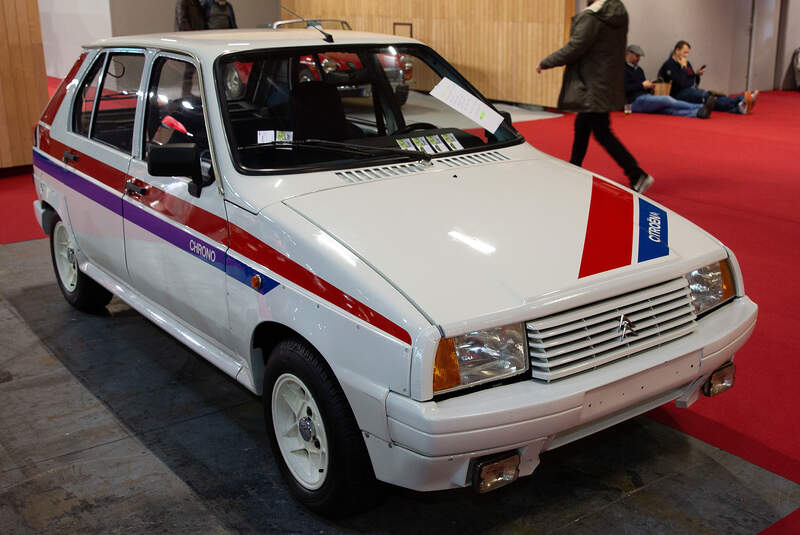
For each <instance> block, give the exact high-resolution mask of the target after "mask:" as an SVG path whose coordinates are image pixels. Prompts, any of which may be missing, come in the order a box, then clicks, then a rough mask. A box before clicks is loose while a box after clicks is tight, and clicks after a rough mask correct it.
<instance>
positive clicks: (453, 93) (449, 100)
mask: <svg viewBox="0 0 800 535" xmlns="http://www.w3.org/2000/svg"><path fill="white" fill-rule="evenodd" d="M431 95H433V96H434V97H436V98H438V99H439V100H441V101H442V102H444V103H445V104H447V105H448V106H450V107H451V108H453V109H454V110H456V111H457V112H458V113H460V114H461V115H463V116H464V117H467V118H469V119H472V120H473V121H475V122H476V123H478V124H479V125H481V126H482V127H484V128H485V129H486V130H488V131H489V132H492V133H494V132H495V131H496V130H497V129H498V128H499V127H500V123H502V122H503V116H502V115H500V114H499V113H497V112H496V111H494V110H493V109H492V108H490V107H489V106H487V105H486V104H485V103H483V102H482V101H481V100H480V99H479V98H478V97H476V96H474V95H473V94H472V93H470V92H469V91H467V90H466V89H464V88H463V87H461V86H460V85H458V84H457V83H455V82H454V81H452V80H451V79H450V78H442V81H441V82H439V83H438V84H436V87H434V88H433V90H432V91H431Z"/></svg>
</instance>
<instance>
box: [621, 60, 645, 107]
mask: <svg viewBox="0 0 800 535" xmlns="http://www.w3.org/2000/svg"><path fill="white" fill-rule="evenodd" d="M646 79H647V78H646V77H645V75H644V70H642V68H641V67H639V66H638V65H637V66H636V67H632V66H630V65H628V64H627V63H626V64H625V102H627V103H628V104H630V103H631V102H633V101H634V100H636V98H637V97H639V96H641V95H644V94H646V93H649V91H648V90H647V89H645V88H644V86H643V85H642V84H643V83H644V81H645V80H646Z"/></svg>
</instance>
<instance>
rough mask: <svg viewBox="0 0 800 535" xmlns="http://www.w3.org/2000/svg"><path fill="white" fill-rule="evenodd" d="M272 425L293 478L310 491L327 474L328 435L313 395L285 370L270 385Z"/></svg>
mask: <svg viewBox="0 0 800 535" xmlns="http://www.w3.org/2000/svg"><path fill="white" fill-rule="evenodd" d="M272 425H273V428H274V430H275V438H276V439H277V442H278V447H279V448H280V450H281V456H282V457H283V459H284V461H285V462H286V466H287V467H288V468H289V471H290V472H291V473H292V475H293V476H294V478H295V480H296V481H297V482H298V483H299V484H300V485H302V486H303V487H305V488H307V489H309V490H316V489H319V488H320V487H322V485H323V484H324V483H325V478H326V477H327V475H328V463H329V457H328V451H329V450H328V438H327V436H326V434H325V425H324V423H323V421H322V414H320V411H319V407H318V406H317V403H316V401H315V400H314V397H313V396H312V395H311V393H310V392H309V390H308V387H306V385H305V384H304V383H303V381H301V380H300V379H299V378H298V377H297V376H295V375H292V374H291V373H284V374H283V375H281V376H280V377H278V379H277V381H275V386H274V387H273V388H272Z"/></svg>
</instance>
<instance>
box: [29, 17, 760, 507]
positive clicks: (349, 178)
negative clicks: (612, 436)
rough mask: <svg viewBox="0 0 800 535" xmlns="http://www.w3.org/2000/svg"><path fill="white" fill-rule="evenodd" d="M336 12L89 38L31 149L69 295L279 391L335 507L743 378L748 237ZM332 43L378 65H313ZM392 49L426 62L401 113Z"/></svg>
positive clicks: (292, 467) (326, 501) (517, 457)
mask: <svg viewBox="0 0 800 535" xmlns="http://www.w3.org/2000/svg"><path fill="white" fill-rule="evenodd" d="M330 34H331V36H332V40H333V42H328V41H326V38H325V37H324V36H323V35H322V34H321V33H319V32H318V31H317V30H315V29H304V30H286V29H283V30H260V31H244V30H240V31H230V32H227V31H217V32H187V33H183V34H166V35H151V36H139V37H119V38H112V39H108V40H103V41H99V42H96V43H94V44H91V45H88V46H87V47H86V50H85V52H84V54H83V55H82V56H81V57H80V59H79V60H78V61H77V62H76V64H75V66H74V67H73V69H72V71H71V72H70V73H69V75H68V76H67V77H66V79H65V80H64V83H63V84H62V85H61V87H60V88H59V89H58V91H57V92H56V94H55V95H54V97H53V99H52V100H51V102H50V103H49V105H48V106H47V109H46V110H45V112H44V114H43V115H42V117H41V120H40V122H39V124H38V125H37V127H36V129H35V145H34V149H33V150H34V165H35V170H34V181H35V185H36V189H37V192H38V196H39V200H37V201H36V202H35V204H34V208H35V212H36V215H37V217H38V218H39V221H40V222H41V224H42V228H44V229H45V231H46V232H47V233H48V234H49V235H50V239H51V249H52V257H53V265H54V268H55V272H56V275H57V280H58V284H59V285H60V287H61V291H62V293H63V294H64V297H65V298H66V299H67V301H69V302H70V303H71V304H72V305H74V306H76V307H78V308H80V309H83V310H87V311H92V310H97V309H99V308H102V307H104V306H105V305H106V304H107V303H108V302H109V300H110V299H111V296H112V294H113V295H117V296H119V298H121V299H123V300H124V301H126V302H127V303H128V304H130V306H131V307H133V308H134V309H136V310H138V311H139V312H140V313H141V314H143V315H144V316H146V317H147V318H149V319H150V320H151V321H153V322H154V323H156V324H157V325H158V326H160V327H161V328H162V329H164V330H165V331H167V332H169V333H170V334H172V335H173V336H175V337H176V338H177V339H179V340H180V341H181V342H183V343H184V344H186V345H187V346H189V347H190V348H192V349H193V350H195V351H196V352H197V353H198V354H200V355H201V356H202V357H204V358H206V359H208V360H209V361H211V362H212V363H213V364H215V365H216V366H217V367H219V369H221V370H222V371H223V372H225V373H227V374H228V375H230V376H231V377H234V378H235V379H236V380H237V381H239V382H240V383H241V384H242V385H244V386H245V387H246V388H248V389H250V390H252V391H253V392H255V393H257V394H261V395H263V399H264V406H265V418H266V423H267V430H268V434H269V436H270V439H271V443H272V450H273V452H274V454H275V456H276V458H277V461H278V464H279V465H280V467H281V470H282V473H283V475H284V476H285V479H286V481H287V484H288V486H289V488H290V489H291V491H292V493H293V494H294V496H295V497H296V498H297V499H298V500H299V501H301V502H302V503H304V504H305V505H306V506H308V507H309V508H311V509H313V510H315V511H319V512H321V513H324V514H342V513H345V512H347V511H352V510H355V509H358V508H360V507H365V506H367V505H368V504H370V503H372V502H373V501H374V499H375V497H376V496H378V495H379V493H378V492H375V490H376V488H379V485H378V484H377V481H383V482H388V483H391V484H394V485H399V486H402V487H407V488H409V489H415V490H418V491H432V490H440V489H449V488H456V487H468V486H472V487H474V488H475V489H476V490H478V491H480V492H485V491H488V490H492V489H495V488H498V487H500V486H503V485H505V484H508V483H510V482H512V481H514V480H515V479H517V478H518V477H519V476H526V475H529V474H531V473H532V472H533V471H534V469H535V468H536V466H537V465H538V463H539V454H540V453H541V452H543V451H545V450H550V449H553V448H556V447H558V446H561V445H563V444H566V443H568V442H571V441H573V440H576V439H578V438H581V437H583V436H586V435H588V434H591V433H594V432H596V431H598V430H601V429H603V428H606V427H609V426H611V425H613V424H615V423H617V422H620V421H622V420H625V419H627V418H631V417H633V416H635V415H637V414H640V413H642V412H644V411H647V410H649V409H651V408H653V407H656V406H658V405H661V404H663V403H666V402H669V401H672V400H676V401H677V403H678V404H680V405H682V406H688V405H689V404H690V403H692V402H693V401H694V400H695V399H696V398H697V396H698V393H699V392H701V391H702V392H703V393H705V394H707V395H715V394H718V393H720V392H722V391H724V390H725V389H727V388H729V387H730V386H732V384H733V380H734V366H733V356H734V353H735V352H736V351H737V350H738V349H739V348H740V347H741V346H742V344H744V342H745V341H746V340H747V338H748V337H749V336H750V333H751V332H752V330H753V327H754V325H755V322H756V315H757V307H756V305H755V304H754V303H753V302H752V301H751V300H750V299H748V297H747V296H746V295H745V292H744V286H743V284H742V277H741V273H740V269H739V266H738V264H737V262H736V259H735V257H734V255H733V253H732V252H731V251H730V250H729V249H727V248H726V247H725V246H724V245H723V244H722V243H720V242H719V241H717V240H716V239H714V238H713V237H712V236H710V235H709V234H707V233H706V232H704V231H703V230H701V229H699V228H698V227H696V226H695V225H693V224H692V223H690V222H688V221H687V220H685V219H683V218H682V217H680V216H678V215H676V214H674V213H672V212H670V211H669V210H667V209H666V208H664V207H662V206H660V205H658V204H657V203H655V202H653V201H651V200H648V199H646V198H644V197H642V196H640V195H638V194H636V193H634V192H632V191H631V190H629V189H626V188H624V187H621V186H619V185H617V184H615V183H613V182H611V181H609V180H606V179H604V178H601V177H597V176H593V175H592V174H591V173H589V172H587V171H585V170H583V169H580V168H577V167H574V166H571V165H569V164H566V163H564V162H561V161H558V160H556V159H554V158H551V157H549V156H547V155H545V154H543V153H541V152H540V151H538V150H536V149H535V148H533V147H531V146H530V145H528V144H527V143H525V141H524V139H523V138H522V137H521V136H520V135H519V133H518V132H516V131H515V130H514V128H513V127H512V126H511V124H510V120H509V118H508V117H507V116H503V115H502V114H499V113H498V112H497V111H496V110H495V108H494V107H493V106H492V105H491V104H490V103H489V102H488V101H486V99H485V98H483V97H482V96H481V95H480V93H479V92H478V91H477V90H476V89H475V88H474V87H472V86H471V85H470V84H469V83H468V82H467V81H466V80H465V79H464V78H463V77H462V76H461V75H460V74H459V73H458V72H457V71H456V70H455V69H454V68H453V67H452V66H451V65H449V64H448V63H447V62H446V61H445V60H444V59H443V58H442V57H441V56H439V55H438V54H436V53H435V52H434V51H433V50H431V49H430V48H428V47H427V46H425V45H423V44H422V43H420V42H418V41H415V40H413V39H409V38H402V37H396V36H387V35H376V34H367V33H356V32H349V31H331V32H330ZM327 53H337V54H354V55H357V56H358V58H359V61H360V62H361V64H362V65H363V66H365V68H360V69H358V70H353V71H344V72H343V71H330V72H328V71H326V70H325V69H319V72H320V73H323V75H322V78H321V79H320V80H316V79H314V80H302V79H301V78H300V76H299V73H300V69H301V68H302V61H301V60H302V58H307V57H309V56H311V57H317V58H319V57H323V56H324V55H325V54H327ZM387 54H388V55H399V54H402V55H403V56H404V57H405V58H406V61H407V62H410V63H412V64H413V70H414V81H413V84H414V86H413V88H412V89H414V91H412V92H411V94H410V95H409V99H408V102H407V103H406V105H405V106H403V107H402V108H401V106H400V103H399V102H398V101H397V99H396V95H395V94H394V92H393V91H392V90H391V85H390V83H389V80H388V79H387V76H386V74H385V72H384V67H383V65H384V64H385V62H382V61H381V57H384V56H386V55H387ZM355 78H357V79H355ZM354 84H368V85H369V86H370V87H371V89H372V91H371V95H372V98H370V99H364V98H357V99H356V98H354V99H348V98H343V97H342V96H341V95H340V93H339V91H338V90H337V88H338V87H340V86H349V85H354Z"/></svg>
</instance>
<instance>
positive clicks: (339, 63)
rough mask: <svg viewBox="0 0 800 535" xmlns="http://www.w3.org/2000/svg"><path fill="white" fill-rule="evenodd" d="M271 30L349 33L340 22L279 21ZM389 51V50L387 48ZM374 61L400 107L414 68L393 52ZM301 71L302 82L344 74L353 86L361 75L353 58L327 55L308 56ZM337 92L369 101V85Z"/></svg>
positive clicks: (324, 20) (356, 57)
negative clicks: (351, 79) (300, 29)
mask: <svg viewBox="0 0 800 535" xmlns="http://www.w3.org/2000/svg"><path fill="white" fill-rule="evenodd" d="M270 27H271V28H284V29H288V28H319V29H337V30H352V28H351V27H350V24H349V23H348V22H347V21H346V20H341V19H292V20H279V21H276V22H273V23H272V24H271V25H270ZM389 50H390V51H393V49H392V48H391V47H390V48H389ZM378 59H379V60H380V62H381V65H382V66H383V69H384V72H385V73H386V77H387V78H388V79H389V84H390V85H391V86H392V89H393V90H394V93H395V95H396V96H397V99H398V101H399V102H400V104H401V105H403V104H405V103H406V101H407V100H408V89H409V86H410V85H411V84H412V82H413V76H414V64H413V63H411V62H410V61H408V58H406V57H405V56H403V55H402V54H397V53H396V52H393V53H389V54H381V55H379V56H378ZM301 61H302V63H303V65H304V66H305V69H303V70H302V71H301V73H300V76H301V77H303V78H305V79H306V80H320V79H321V78H322V77H323V76H325V74H326V73H327V74H330V73H337V72H338V73H347V74H348V76H351V77H353V79H354V80H355V81H356V82H357V81H358V78H359V73H360V72H362V71H363V69H364V65H362V64H361V61H360V60H359V58H358V55H357V54H341V53H336V52H329V53H326V54H324V55H323V54H317V55H313V54H309V55H308V56H305V57H303V59H302V60H301ZM339 92H340V94H341V95H342V96H343V97H371V96H372V86H370V85H369V84H358V83H354V84H353V85H349V86H347V85H341V86H340V87H339Z"/></svg>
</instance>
